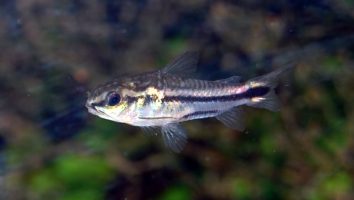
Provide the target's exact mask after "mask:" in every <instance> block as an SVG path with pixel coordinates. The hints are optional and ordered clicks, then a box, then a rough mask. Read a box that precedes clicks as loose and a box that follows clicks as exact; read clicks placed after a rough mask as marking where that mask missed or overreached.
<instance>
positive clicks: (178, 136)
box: [161, 123, 187, 153]
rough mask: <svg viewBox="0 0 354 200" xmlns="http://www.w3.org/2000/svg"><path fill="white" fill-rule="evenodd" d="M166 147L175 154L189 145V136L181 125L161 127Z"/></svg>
mask: <svg viewBox="0 0 354 200" xmlns="http://www.w3.org/2000/svg"><path fill="white" fill-rule="evenodd" d="M161 132H162V137H163V140H164V143H165V145H166V146H167V147H168V148H170V149H171V150H172V151H173V152H176V153H178V152H181V151H182V149H183V147H184V146H185V145H186V143H187V134H186V131H185V129H184V128H183V127H182V126H181V125H180V124H176V123H174V124H167V125H165V126H162V127H161Z"/></svg>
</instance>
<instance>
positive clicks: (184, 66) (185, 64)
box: [161, 51, 198, 77]
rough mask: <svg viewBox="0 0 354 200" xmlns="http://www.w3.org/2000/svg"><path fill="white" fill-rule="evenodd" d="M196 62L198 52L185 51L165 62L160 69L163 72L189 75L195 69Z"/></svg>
mask: <svg viewBox="0 0 354 200" xmlns="http://www.w3.org/2000/svg"><path fill="white" fill-rule="evenodd" d="M197 63H198V53H197V52H194V51H187V52H185V53H184V54H182V55H180V56H179V57H177V58H175V59H174V60H173V61H172V62H170V63H169V64H167V65H166V66H165V67H164V68H163V69H162V70H161V71H162V73H164V74H172V75H180V76H183V77H185V76H191V75H192V74H194V73H195V71H196V69H197Z"/></svg>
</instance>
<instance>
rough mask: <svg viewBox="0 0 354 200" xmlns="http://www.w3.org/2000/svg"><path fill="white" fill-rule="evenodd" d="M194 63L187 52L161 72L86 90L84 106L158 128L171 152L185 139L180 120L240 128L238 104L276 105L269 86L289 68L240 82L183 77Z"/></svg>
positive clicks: (110, 117) (107, 116)
mask: <svg viewBox="0 0 354 200" xmlns="http://www.w3.org/2000/svg"><path fill="white" fill-rule="evenodd" d="M196 63H197V57H196V54H195V53H192V52H187V53H185V54H183V55H182V56H180V57H179V58H177V59H176V60H174V61H173V62H171V63H170V64H169V65H167V66H166V67H165V68H164V69H162V70H159V71H156V72H151V73H145V74H141V75H136V76H131V77H124V78H121V79H117V80H115V81H112V82H109V83H107V84H105V85H102V86H100V87H98V88H97V89H95V90H94V91H93V92H92V93H90V95H89V97H88V100H87V102H86V107H87V108H88V111H89V112H90V113H92V114H94V115H97V116H99V117H102V118H105V119H108V120H112V121H116V122H120V123H126V124H130V125H133V126H139V127H142V128H144V129H147V130H150V131H153V132H154V133H160V132H161V134H162V135H163V139H164V142H165V144H166V145H167V146H168V147H169V148H170V149H172V150H173V151H175V152H179V151H181V150H182V149H183V146H184V145H185V143H186V141H187V136H186V132H185V130H184V129H183V127H182V126H181V125H180V122H183V121H188V120H193V119H201V118H208V117H216V118H217V119H218V120H219V121H221V122H222V123H224V124H225V125H226V126H228V127H230V128H233V129H238V130H243V129H244V127H243V123H242V116H241V115H242V107H241V106H242V105H248V106H253V107H260V108H266V109H268V110H272V111H277V110H278V109H279V106H278V101H277V98H276V96H275V93H274V88H275V86H276V84H277V80H278V78H279V77H280V75H281V74H282V73H283V72H284V71H286V70H287V69H288V68H289V67H286V68H282V69H280V70H276V71H274V72H271V73H269V74H267V75H265V76H261V77H257V78H254V79H251V80H249V81H246V82H244V83H241V82H240V78H239V77H237V76H234V77H230V78H227V79H223V80H217V81H205V80H198V79H192V78H189V77H188V76H190V74H192V73H193V71H194V69H195V66H196Z"/></svg>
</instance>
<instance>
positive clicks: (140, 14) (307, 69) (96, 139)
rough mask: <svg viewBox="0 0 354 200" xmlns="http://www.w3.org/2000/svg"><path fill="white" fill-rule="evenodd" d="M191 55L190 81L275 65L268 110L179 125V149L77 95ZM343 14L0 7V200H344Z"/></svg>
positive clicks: (318, 7)
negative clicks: (234, 123) (91, 110)
mask: <svg viewBox="0 0 354 200" xmlns="http://www.w3.org/2000/svg"><path fill="white" fill-rule="evenodd" d="M190 50H197V51H198V52H199V55H200V58H199V63H198V71H199V78H203V79H208V80H216V79H220V78H226V77H229V76H233V75H239V76H242V77H243V78H244V80H247V79H248V78H251V77H255V76H259V75H262V74H265V73H267V72H270V71H272V70H274V69H277V68H279V67H282V66H284V65H286V64H288V63H292V64H294V65H295V69H294V70H293V72H292V73H291V74H290V76H289V77H287V79H288V80H287V81H286V82H284V84H282V85H281V87H280V89H279V96H280V101H281V104H282V107H281V110H280V112H278V113H272V112H269V111H266V110H260V109H254V108H249V109H247V112H246V116H245V121H246V130H245V131H243V132H238V131H234V130H231V129H229V128H227V127H225V126H224V125H223V124H221V123H220V122H218V121H217V120H215V119H204V120H194V121H190V122H186V123H184V126H185V127H186V129H187V130H188V132H189V140H188V144H187V146H186V148H185V149H184V150H183V151H182V152H181V153H179V154H176V153H172V152H171V151H168V150H167V149H166V148H165V147H164V145H163V142H162V139H161V137H152V136H147V135H146V134H144V133H143V132H142V131H141V130H140V129H139V128H138V127H133V126H129V125H125V124H119V123H115V122H111V121H107V120H104V119H100V118H98V117H96V116H93V115H89V114H88V112H87V110H86V108H85V107H84V104H85V100H86V92H87V91H88V90H90V89H92V88H94V87H96V86H97V85H98V84H100V83H104V82H107V81H110V80H112V79H113V78H115V77H117V76H122V75H124V74H127V73H129V74H134V73H143V72H147V71H151V70H157V69H161V68H162V67H163V66H164V65H165V64H167V63H168V62H169V61H170V60H172V59H173V58H175V57H177V56H178V55H180V54H182V53H184V52H186V51H190ZM353 104H354V1H353V0H336V1H334V0H333V1H331V0H323V1H322V0H307V1H305V0H296V1H291V0H280V1H257V0H237V1H236V0H235V1H232V0H215V1H212V0H191V1H183V0H171V1H163V0H125V1H118V0H116V1H114V0H102V1H99V0H62V1H56V0H0V199H1V200H3V199H4V200H5V199H6V200H22V199H23V200H37V199H40V200H42V199H51V200H56V199H60V200H81V199H85V200H100V199H107V200H118V199H124V200H135V199H158V200H180V199H186V200H188V199H200V200H201V199H210V200H212V199H215V200H224V199H225V200H228V199H241V200H242V199H272V200H273V199H309V200H322V199H324V200H326V199H331V200H332V199H336V200H350V199H354V136H353V134H354V105H353Z"/></svg>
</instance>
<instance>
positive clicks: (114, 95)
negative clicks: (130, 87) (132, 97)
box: [107, 92, 120, 106]
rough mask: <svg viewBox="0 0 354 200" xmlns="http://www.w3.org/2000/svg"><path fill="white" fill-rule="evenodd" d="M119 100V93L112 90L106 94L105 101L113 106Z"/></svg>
mask: <svg viewBox="0 0 354 200" xmlns="http://www.w3.org/2000/svg"><path fill="white" fill-rule="evenodd" d="M119 102H120V95H119V94H117V93H115V92H112V93H110V94H109V95H108V96H107V103H108V105H109V106H115V105H117V104H118V103H119Z"/></svg>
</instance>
